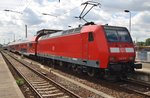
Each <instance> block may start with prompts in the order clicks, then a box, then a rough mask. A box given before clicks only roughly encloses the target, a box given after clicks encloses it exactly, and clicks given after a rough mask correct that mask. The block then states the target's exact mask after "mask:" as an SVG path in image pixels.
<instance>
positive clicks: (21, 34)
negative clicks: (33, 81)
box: [0, 0, 150, 44]
mask: <svg viewBox="0 0 150 98" xmlns="http://www.w3.org/2000/svg"><path fill="white" fill-rule="evenodd" d="M86 1H87V0H60V2H59V0H0V44H7V43H8V42H12V41H14V39H15V40H20V39H25V25H27V27H28V30H27V31H28V38H29V37H32V36H34V35H35V34H36V32H37V31H38V30H40V29H61V30H66V29H71V28H75V27H77V26H78V25H79V24H81V25H82V24H84V23H85V21H83V20H79V19H77V18H75V17H78V16H79V15H80V13H81V11H82V9H83V8H84V5H81V4H82V3H84V2H86ZM93 1H95V2H99V3H100V4H101V5H100V6H96V7H94V8H93V9H92V10H91V11H90V12H89V13H88V14H87V15H86V16H85V17H84V18H85V19H86V20H87V21H93V22H95V23H96V24H102V25H104V24H108V25H113V26H123V27H127V28H128V29H129V20H130V13H126V12H124V10H129V11H130V12H131V32H130V33H131V36H132V38H133V40H134V41H145V39H147V38H150V29H149V27H150V0H113V1H112V0H93ZM90 7H91V6H88V7H87V9H86V10H88V8H90ZM4 10H11V11H4ZM42 13H47V14H49V15H43V14H42Z"/></svg>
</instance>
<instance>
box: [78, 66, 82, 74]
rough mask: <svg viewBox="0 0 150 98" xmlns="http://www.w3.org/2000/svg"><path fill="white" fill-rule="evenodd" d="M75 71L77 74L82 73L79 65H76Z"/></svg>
mask: <svg viewBox="0 0 150 98" xmlns="http://www.w3.org/2000/svg"><path fill="white" fill-rule="evenodd" d="M77 73H78V74H80V73H82V68H81V67H80V66H79V65H78V66H77Z"/></svg>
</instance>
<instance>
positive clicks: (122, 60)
mask: <svg viewBox="0 0 150 98" xmlns="http://www.w3.org/2000/svg"><path fill="white" fill-rule="evenodd" d="M37 33H38V34H37V36H35V37H34V38H33V39H30V40H29V41H25V42H19V43H14V44H13V43H12V44H10V45H9V48H10V49H11V50H14V51H18V52H19V53H21V54H24V55H28V56H35V57H37V58H39V59H40V60H42V61H44V62H45V61H46V62H49V63H51V62H52V63H54V62H57V63H59V65H63V64H64V65H67V67H69V68H72V69H73V70H74V71H77V72H87V74H88V75H89V76H94V75H95V73H97V74H98V75H100V76H105V77H109V76H111V77H113V76H115V77H116V76H117V77H118V76H119V77H122V76H126V75H127V74H128V73H132V72H134V69H135V68H142V64H135V63H134V62H135V49H134V45H133V42H132V39H131V36H130V34H129V32H128V30H127V29H126V28H125V27H116V26H108V25H95V24H94V25H84V26H82V27H78V28H74V29H69V30H65V31H61V30H47V29H43V30H40V31H38V32H37ZM53 65H55V64H53ZM64 68H66V67H64Z"/></svg>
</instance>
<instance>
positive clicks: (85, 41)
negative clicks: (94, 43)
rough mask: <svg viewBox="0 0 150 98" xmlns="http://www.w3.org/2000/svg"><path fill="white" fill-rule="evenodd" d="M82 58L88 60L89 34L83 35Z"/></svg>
mask: <svg viewBox="0 0 150 98" xmlns="http://www.w3.org/2000/svg"><path fill="white" fill-rule="evenodd" d="M82 58H83V59H86V60H88V33H82Z"/></svg>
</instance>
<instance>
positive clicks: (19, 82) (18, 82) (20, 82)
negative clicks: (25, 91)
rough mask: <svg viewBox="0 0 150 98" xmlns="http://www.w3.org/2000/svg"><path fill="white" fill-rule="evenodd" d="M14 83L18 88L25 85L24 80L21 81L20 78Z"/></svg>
mask: <svg viewBox="0 0 150 98" xmlns="http://www.w3.org/2000/svg"><path fill="white" fill-rule="evenodd" d="M16 83H17V84H18V85H19V86H21V85H23V84H24V83H25V80H24V79H22V78H18V79H17V80H16Z"/></svg>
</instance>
